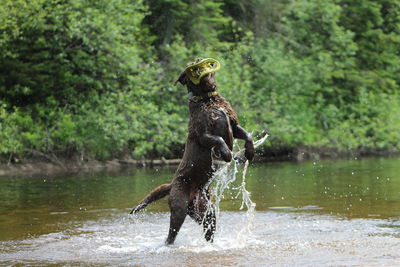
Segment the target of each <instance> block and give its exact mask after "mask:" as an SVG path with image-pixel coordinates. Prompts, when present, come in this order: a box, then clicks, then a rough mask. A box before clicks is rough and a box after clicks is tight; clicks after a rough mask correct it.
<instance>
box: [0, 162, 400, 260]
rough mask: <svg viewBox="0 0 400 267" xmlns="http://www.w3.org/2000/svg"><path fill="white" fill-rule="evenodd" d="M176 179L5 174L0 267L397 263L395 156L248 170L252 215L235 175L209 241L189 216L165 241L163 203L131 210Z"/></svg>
mask: <svg viewBox="0 0 400 267" xmlns="http://www.w3.org/2000/svg"><path fill="white" fill-rule="evenodd" d="M239 169H240V167H239ZM173 173H174V169H173V168H172V169H134V170H126V171H123V172H119V173H94V174H81V175H64V176H58V177H49V176H46V175H43V176H40V177H34V178H12V177H11V178H7V177H3V178H0V265H18V264H23V265H48V264H54V265H55V266H57V265H60V266H61V265H62V266H63V265H73V266H75V265H96V266H97V265H100V266H110V265H113V266H116V265H119V266H176V265H178V266H237V265H239V266H249V265H254V266H262V265H264V266H265V265H268V266H270V265H272V266H299V265H301V266H319V265H329V266H349V265H351V266H366V265H368V266H393V265H398V264H400V158H368V159H357V158H352V159H345V160H321V161H315V162H313V161H307V162H301V163H296V162H271V163H258V164H252V165H250V167H249V169H248V172H247V175H246V189H247V190H248V191H249V192H250V193H251V199H252V201H253V202H254V203H256V211H255V213H252V214H250V213H248V212H246V211H245V209H244V210H240V207H241V202H242V198H241V195H239V196H238V193H239V191H238V187H239V185H240V183H241V179H242V177H241V174H240V173H239V174H238V175H237V179H236V181H235V183H234V184H232V185H231V186H230V188H229V189H227V190H225V192H224V198H223V199H222V201H221V204H220V210H221V212H220V214H219V217H218V230H217V233H216V236H215V242H214V243H212V244H210V243H207V242H206V241H204V240H203V239H204V238H203V237H202V231H201V227H199V226H198V225H197V224H196V223H194V222H193V221H192V220H191V219H190V218H187V219H186V221H185V223H184V225H183V227H182V229H181V231H180V232H179V234H178V237H177V240H176V243H175V244H174V245H172V246H165V245H164V241H165V238H166V236H167V231H168V226H169V212H168V205H167V198H165V199H162V200H160V201H159V202H157V203H153V204H152V205H151V206H149V207H148V208H147V209H146V210H145V211H144V212H142V213H140V214H138V215H136V216H132V215H128V213H129V211H130V209H131V208H132V207H133V206H134V205H135V204H136V203H137V202H138V201H140V200H141V198H143V196H144V195H145V194H147V193H148V192H149V191H150V190H151V189H153V188H154V187H155V186H157V185H159V184H161V183H166V182H169V181H170V180H171V177H172V175H173Z"/></svg>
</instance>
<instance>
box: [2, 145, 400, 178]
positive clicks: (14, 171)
mask: <svg viewBox="0 0 400 267" xmlns="http://www.w3.org/2000/svg"><path fill="white" fill-rule="evenodd" d="M398 155H400V151H396V150H376V149H375V150H372V149H358V150H350V151H340V150H338V149H334V148H324V147H294V148H291V147H275V148H267V149H264V150H261V151H259V152H257V153H256V157H255V159H254V161H253V162H255V163H261V162H284V161H293V162H302V161H307V160H321V159H346V158H352V157H357V158H366V157H390V156H398ZM180 161H181V159H180V158H176V159H165V158H161V159H143V160H135V159H112V160H107V161H98V160H88V161H77V160H76V159H75V160H74V159H58V158H57V160H49V158H43V157H31V158H26V159H24V160H22V161H21V162H19V163H0V179H1V178H4V177H13V178H18V177H21V178H26V177H40V176H47V177H48V176H63V175H68V174H80V173H90V172H102V171H122V170H124V169H138V168H140V169H141V168H157V167H162V168H165V167H171V168H172V167H174V168H175V167H177V166H178V165H179V163H180Z"/></svg>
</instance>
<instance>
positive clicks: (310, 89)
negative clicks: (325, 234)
mask: <svg viewBox="0 0 400 267" xmlns="http://www.w3.org/2000/svg"><path fill="white" fill-rule="evenodd" d="M399 10H400V6H399V3H398V1H396V0H383V1H377V0H354V1H353V0H351V1H350V0H329V1H324V0H296V1H286V0H285V1H272V0H267V1H260V0H251V1H243V0H226V1H213V0H200V1H191V0H168V1H155V0H142V1H131V0H111V1H109V0H99V1H95V2H93V1H88V0H71V1H52V0H30V1H28V0H3V1H2V5H1V6H0V62H1V64H0V99H1V101H0V156H2V157H3V158H6V159H8V160H9V159H11V158H12V157H14V158H18V157H23V156H24V155H28V154H29V153H31V152H40V153H45V154H46V153H50V154H57V155H63V156H78V157H79V158H81V159H92V158H96V159H109V158H115V157H118V158H123V157H135V158H143V157H162V156H164V157H177V156H180V155H181V153H182V149H183V147H184V143H185V139H186V127H187V121H188V114H187V105H186V99H185V95H186V89H185V88H184V87H183V86H180V85H177V86H175V85H174V82H175V80H176V79H177V77H178V76H179V74H180V72H181V71H182V70H183V68H184V66H185V64H186V63H188V62H191V61H193V60H195V59H196V58H198V57H203V58H204V57H213V58H216V59H218V60H219V61H220V62H221V63H222V68H221V70H220V71H218V72H217V81H218V87H219V91H220V92H221V94H222V95H223V96H224V97H226V98H227V99H228V100H229V101H230V102H231V104H232V105H233V107H234V108H235V110H236V111H237V112H238V115H239V119H240V123H241V125H243V126H244V127H245V128H246V129H248V130H249V131H250V132H252V133H253V134H254V135H256V136H257V135H258V134H260V133H261V132H263V131H265V130H268V131H269V132H270V134H271V138H270V139H269V140H268V141H269V142H268V144H267V145H268V146H292V147H295V146H302V145H306V146H328V147H335V148H339V149H378V150H379V149H387V150H398V149H400V141H399V140H400V136H399V135H400V119H399V116H398V114H399V112H400V98H399V94H398V92H399V83H400V80H399V75H398V74H399V73H400V69H399V68H400V67H399V66H400V57H399V55H400V53H399V52H400V51H399V49H400V46H399V45H398V44H399V42H400V11H399Z"/></svg>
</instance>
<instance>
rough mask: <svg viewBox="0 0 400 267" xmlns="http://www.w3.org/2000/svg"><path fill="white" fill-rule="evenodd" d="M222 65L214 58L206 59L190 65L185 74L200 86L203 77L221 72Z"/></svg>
mask: <svg viewBox="0 0 400 267" xmlns="http://www.w3.org/2000/svg"><path fill="white" fill-rule="evenodd" d="M220 67H221V64H220V63H219V62H218V60H215V59H213V58H205V59H202V60H200V61H199V62H195V63H192V64H190V65H188V66H187V67H186V69H185V72H186V74H187V76H188V77H189V79H190V80H191V81H192V83H194V84H199V83H200V80H201V78H202V77H204V76H205V75H207V74H209V73H211V72H215V71H217V70H219V68H220Z"/></svg>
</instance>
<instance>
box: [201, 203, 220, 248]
mask: <svg viewBox="0 0 400 267" xmlns="http://www.w3.org/2000/svg"><path fill="white" fill-rule="evenodd" d="M216 223H217V221H216V217H215V206H214V204H211V205H209V206H208V207H207V210H206V212H205V216H204V218H203V231H204V238H205V239H206V240H207V241H209V242H213V241H214V233H215V230H216Z"/></svg>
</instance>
